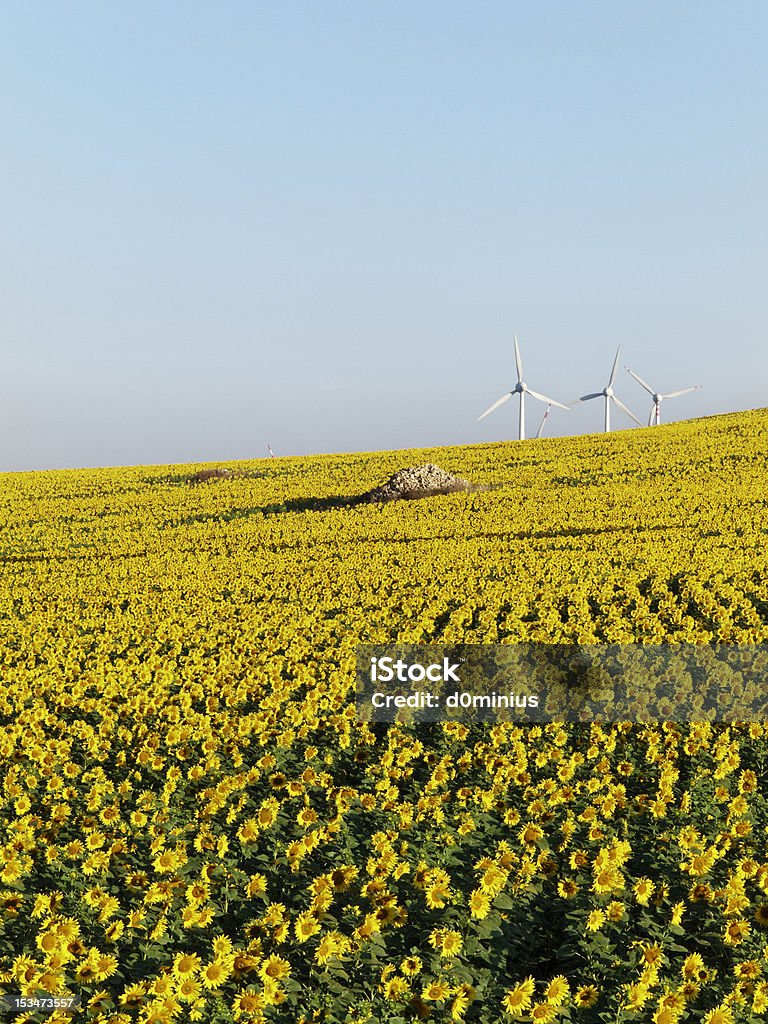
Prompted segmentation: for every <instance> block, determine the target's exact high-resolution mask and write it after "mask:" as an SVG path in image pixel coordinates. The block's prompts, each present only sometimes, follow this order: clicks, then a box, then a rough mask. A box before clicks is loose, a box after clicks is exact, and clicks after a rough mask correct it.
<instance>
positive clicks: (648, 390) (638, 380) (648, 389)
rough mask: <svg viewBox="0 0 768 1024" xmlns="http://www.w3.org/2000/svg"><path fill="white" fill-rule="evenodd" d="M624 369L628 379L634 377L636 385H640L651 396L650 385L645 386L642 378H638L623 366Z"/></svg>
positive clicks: (651, 389)
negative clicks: (628, 376)
mask: <svg viewBox="0 0 768 1024" xmlns="http://www.w3.org/2000/svg"><path fill="white" fill-rule="evenodd" d="M624 369H625V370H626V371H627V373H628V374H629V375H630V377H634V378H635V380H636V381H637V383H638V384H641V385H642V386H643V387H644V388H645V390H646V391H647V392H648V394H649V395H652V394H653V388H652V387H651V385H650V384H646V383H645V381H644V380H643V378H642V377H638V375H637V374H636V373H634V372H633V371H632V370H630V368H629V367H628V366H625V367H624Z"/></svg>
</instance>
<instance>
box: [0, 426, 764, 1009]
mask: <svg viewBox="0 0 768 1024" xmlns="http://www.w3.org/2000/svg"><path fill="white" fill-rule="evenodd" d="M428 461H429V462H435V463H438V464H439V465H440V466H441V467H443V468H444V469H446V470H448V471H450V472H453V473H457V474H459V475H461V476H463V477H466V478H467V479H469V480H471V481H473V482H474V483H476V484H481V485H486V489H483V490H478V491H475V492H471V493H457V494H450V495H441V496H434V497H430V498H425V499H423V500H419V501H404V502H392V503H389V504H385V505H376V504H368V505H354V504H352V503H351V501H350V499H351V497H352V496H354V495H357V494H360V493H362V492H364V491H366V490H368V489H369V488H371V487H374V486H375V485H377V484H379V483H381V482H382V481H383V480H385V479H386V478H387V477H388V476H389V475H390V474H391V473H393V472H394V471H395V470H397V469H400V468H403V467H405V466H412V465H416V464H419V463H423V462H428ZM767 462H768V411H755V412H751V413H742V414H738V415H731V416H722V417H715V418H711V419H707V420H699V421H690V422H686V423H681V424H674V425H669V426H663V427H655V428H650V429H642V430H631V431H624V432H619V433H612V434H606V435H595V436H586V437H584V436H582V437H573V438H559V439H551V440H539V441H529V442H523V443H518V442H515V443H504V444H486V445H477V446H471V447H464V448H444V449H440V450H429V451H424V450H423V451H397V452H377V453H371V454H355V455H328V456H315V457H311V458H309V457H307V458H281V459H271V460H258V461H253V462H247V463H237V464H233V465H231V466H230V467H229V468H230V469H231V471H232V475H231V476H230V477H228V478H221V479H217V478H215V477H214V478H212V479H211V480H210V481H208V482H205V483H199V484H194V483H191V482H190V481H191V477H192V475H193V474H194V473H195V471H196V470H199V469H201V468H204V467H201V466H170V467H169V466H166V467H135V468H127V469H126V468H121V469H98V470H72V471H56V472H35V473H15V474H2V475H0V558H1V559H2V564H3V570H4V572H3V580H2V585H1V586H0V618H1V620H2V634H1V636H0V667H1V669H2V689H1V690H0V715H1V716H2V724H3V729H2V733H1V734H0V781H1V783H2V785H1V787H0V826H1V832H0V992H2V993H3V998H4V999H5V1000H6V1003H5V1004H4V1005H5V1006H6V1013H10V1010H9V1009H8V1006H9V1005H10V1004H9V1003H8V1002H7V1000H9V999H12V998H13V999H16V998H18V997H30V998H31V997H40V998H43V997H52V998H54V999H61V998H68V997H74V998H76V1000H77V1004H76V1008H73V1011H72V1012H74V1014H75V1016H74V1018H71V1015H70V1013H69V1012H65V1011H64V1010H62V1009H54V1010H53V1011H52V1012H47V1013H45V1014H43V1013H41V1012H36V1011H34V1010H33V1009H30V1010H23V1011H20V1012H15V1013H14V1015H13V1017H12V1019H13V1020H16V1021H24V1020H34V1021H38V1020H43V1019H45V1020H52V1021H53V1020H65V1019H75V1020H84V1021H88V1022H103V1024H107V1022H109V1024H134V1022H138V1024H164V1022H173V1021H203V1022H211V1024H216V1022H222V1024H223V1022H230V1021H242V1022H244V1024H247V1022H270V1021H273V1022H279V1024H282V1022H286V1024H310V1022H312V1024H314V1022H317V1024H368V1022H371V1024H377V1022H378V1024H405V1022H411V1021H419V1020H428V1021H433V1022H455V1021H458V1022H461V1021H467V1022H473V1021H474V1022H482V1024H496V1022H499V1021H526V1022H528V1021H538V1022H547V1021H573V1022H578V1021H583V1022H584V1024H593V1022H597V1021H600V1022H606V1024H607V1022H611V1024H619V1022H621V1024H626V1022H632V1021H637V1022H642V1024H645V1022H653V1024H675V1022H677V1021H688V1022H692V1024H701V1022H706V1024H732V1022H749V1021H755V1022H756V1021H760V1020H763V1019H764V1018H765V1014H766V1011H768V804H767V803H766V796H765V782H766V772H767V771H768V724H766V723H763V722H753V723H741V724H732V725H712V724H706V723H695V722H694V723H690V724H685V725H680V724H672V723H661V724H654V725H637V724H634V725H632V724H628V723H622V722H617V723H614V724H605V723H604V724H602V725H598V724H592V725H563V724H560V723H552V724H546V725H520V724H509V723H504V724H487V725H480V724H473V725H470V726H468V725H463V724H459V723H455V722H438V723H426V724H415V725H401V724H397V725H390V726H387V725H382V724H374V725H368V724H362V723H359V722H358V721H357V716H356V712H355V703H354V687H355V658H356V650H357V647H358V645H360V644H389V643H408V644H429V643H446V644H448V643H470V644H471V643H485V644H497V643H498V644H514V643H519V642H522V641H538V642H542V643H556V642H559V643H563V642H575V643H580V644H595V643H597V644H603V643H607V644H616V643H619V644H621V643H634V642H639V643H648V644H659V643H667V642H670V643H702V644H762V643H766V642H768V559H767V558H766V547H767V541H768V474H767V473H766V465H767ZM15 1008H16V1009H18V1004H16V1007H15ZM9 1019H11V1018H9Z"/></svg>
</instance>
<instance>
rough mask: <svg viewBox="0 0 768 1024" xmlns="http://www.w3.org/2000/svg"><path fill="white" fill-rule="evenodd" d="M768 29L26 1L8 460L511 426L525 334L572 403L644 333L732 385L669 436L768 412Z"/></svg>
mask: <svg viewBox="0 0 768 1024" xmlns="http://www.w3.org/2000/svg"><path fill="white" fill-rule="evenodd" d="M766 38H768V7H766V5H765V4H764V3H763V2H758V0H754V2H743V0H742V2H739V0H737V2H735V3H734V2H718V3H712V2H706V0H705V2H698V3H695V4H693V3H690V2H672V0H664V2H643V3H634V4H630V3H616V2H615V0H610V2H609V0H601V2H592V3H589V2H585V3H580V4H575V3H573V2H571V0H568V2H559V3H552V2H546V0H545V2H533V0H531V2H526V3H516V2H511V0H504V2H502V0H498V2H482V0H471V2H470V0H465V2H451V0H440V2H437V0H418V2H416V3H414V2H413V0H407V2H405V0H386V2H373V0H371V2H363V0H346V2H336V0H312V2H309V0H306V2H301V3H297V2H291V0H287V2H284V0H281V2H279V3H278V2H269V3H255V2H229V3H227V2H224V3H221V4H210V3H202V2H185V3H182V2H181V0H178V2H172V3H171V2H162V0H161V2H152V3H149V2H145V0H144V2H136V0H134V2H132V3H129V4H115V3H106V4H105V3H102V2H95V0H94V2H89V3H85V2H68V3H59V2H48V3H40V2H34V0H24V2H20V0H10V2H6V3H5V4H4V5H3V31H2V37H1V39H0V109H1V111H2V120H1V123H2V153H3V156H2V160H1V161H0V195H1V196H2V207H3V214H2V243H1V245H0V252H1V256H0V258H1V259H2V276H1V278H0V280H1V281H2V312H3V315H2V319H1V320H0V325H1V329H2V351H3V353H4V355H3V362H2V366H3V373H2V375H1V376H0V394H1V395H2V402H1V403H0V427H1V428H2V430H1V433H0V438H1V440H0V469H33V468H49V467H50V468H53V467H60V466H94V465H119V464H132V463H152V464H159V463H168V462H182V461H193V460H196V461H204V460H206V461H215V460H221V461H225V460H231V459H236V458H249V457H260V456H262V455H265V454H266V442H267V441H269V442H270V443H271V445H272V447H273V448H274V449H275V451H276V452H277V453H278V454H302V453H308V452H322V451H352V450H370V449H378V448H400V447H409V446H428V445H442V444H457V443H476V442H480V441H488V440H497V439H502V438H512V437H514V436H515V431H516V410H515V409H514V408H513V405H512V403H507V404H506V405H505V406H503V407H502V408H501V409H500V410H499V411H498V412H496V413H494V414H493V415H491V416H489V417H488V418H487V419H485V420H483V421H482V422H481V423H476V418H477V416H478V415H479V414H480V413H481V412H482V411H483V410H484V409H485V408H487V407H488V406H489V405H490V404H491V403H492V402H493V401H494V400H495V399H496V398H498V397H499V395H501V393H502V392H504V391H505V390H508V389H509V388H511V387H512V386H513V385H514V380H515V377H514V360H513V351H512V336H513V332H514V331H517V333H518V336H519V338H520V343H521V346H522V350H523V356H524V360H525V369H526V377H527V379H528V382H529V384H530V385H531V387H533V388H535V389H537V390H541V391H544V392H545V393H547V394H550V395H552V396H554V397H555V398H558V399H560V400H569V399H572V398H574V397H575V396H577V395H579V394H582V393H584V392H585V391H592V390H596V389H598V388H600V387H602V385H603V384H605V382H606V381H605V378H606V377H607V374H608V371H609V368H610V363H611V361H612V358H613V354H614V352H615V349H616V346H617V344H618V343H621V344H622V363H624V362H626V363H628V364H629V366H631V367H632V368H633V369H634V370H636V372H638V373H639V374H640V375H641V376H642V377H644V378H646V380H649V381H650V382H651V383H652V384H654V385H655V386H658V387H660V389H661V390H672V389H674V388H677V387H682V386H684V385H687V384H696V383H701V384H703V385H704V386H705V387H704V390H703V391H701V392H697V393H695V394H693V395H692V396H685V397H683V398H680V399H677V400H675V401H673V402H669V403H668V404H667V405H666V406H665V407H664V417H665V419H676V418H687V417H690V416H697V415H705V414H711V413H716V412H721V411H727V410H734V409H739V408H751V407H755V406H764V405H768V345H766V341H767V340H768V339H767V337H766V326H767V325H768V288H766V280H768V273H766V271H767V270H768V266H767V261H766V245H767V244H768V233H767V230H766V229H767V228H768V224H767V223H766V222H767V220H768V218H767V216H766V214H767V213H768V203H767V202H766V182H767V181H768V166H767V165H768V159H767V157H768V145H767V143H766V117H765V111H766V109H767V107H768V103H767V101H768V95H766V93H767V90H766V84H767V81H768V72H767V71H766V62H765V44H766ZM621 374H622V376H621V377H620V379H619V381H618V393H619V396H620V397H621V398H622V399H623V400H624V401H625V402H626V404H627V405H629V406H630V408H632V409H633V410H634V411H635V412H636V413H637V414H638V415H640V416H641V418H643V419H645V418H646V417H647V414H648V407H649V402H647V401H646V396H645V394H644V392H643V391H642V390H641V389H640V388H639V386H638V385H637V384H636V383H634V382H633V381H632V380H631V379H630V378H629V376H628V375H627V374H626V373H625V372H624V371H623V369H622V371H621ZM598 406H599V403H597V402H593V403H590V405H589V406H586V405H584V406H580V407H579V408H578V409H576V410H574V411H573V412H571V413H570V414H566V413H561V414H559V415H558V416H557V417H556V416H555V415H554V414H553V416H552V417H551V419H550V424H551V427H552V432H553V433H559V432H572V433H581V432H585V431H592V430H597V429H600V425H601V415H602V411H601V409H600V408H598ZM528 418H529V424H530V427H531V428H534V427H535V426H537V425H538V420H539V419H540V411H539V407H536V408H535V409H534V403H530V406H529V409H528ZM566 421H567V422H566ZM619 422H621V423H622V424H623V423H625V422H627V421H618V420H617V424H618V423H619Z"/></svg>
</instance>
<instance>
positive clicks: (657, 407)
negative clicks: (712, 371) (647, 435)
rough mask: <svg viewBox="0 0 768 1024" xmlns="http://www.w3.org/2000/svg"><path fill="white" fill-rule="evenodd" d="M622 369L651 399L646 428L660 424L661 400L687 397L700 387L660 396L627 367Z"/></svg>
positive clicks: (695, 386) (695, 385)
mask: <svg viewBox="0 0 768 1024" xmlns="http://www.w3.org/2000/svg"><path fill="white" fill-rule="evenodd" d="M624 369H625V370H626V371H627V373H628V374H629V375H630V377H634V378H635V380H636V381H637V383H638V384H640V385H641V386H642V387H644V388H645V390H646V391H647V392H648V394H649V395H650V396H651V398H652V399H653V405H652V406H651V415H650V416H649V417H648V426H649V427H650V426H655V427H658V425H659V424H660V423H661V400H662V398H677V397H678V396H679V395H687V394H688V392H689V391H698V390H699V389H700V388H701V387H702V385H701V384H694V385H693V386H692V387H690V388H681V389H680V390H679V391H668V392H667V393H666V394H665V395H662V394H660V393H659V392H658V391H654V390H653V388H652V387H651V385H650V384H646V383H645V381H644V380H643V379H642V377H638V376H637V374H636V373H633V372H632V370H630V368H629V367H628V366H625V367H624Z"/></svg>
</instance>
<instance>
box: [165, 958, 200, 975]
mask: <svg viewBox="0 0 768 1024" xmlns="http://www.w3.org/2000/svg"><path fill="white" fill-rule="evenodd" d="M200 967H201V961H200V957H199V956H198V955H197V953H179V954H178V956H177V957H176V959H175V960H174V961H173V968H172V970H173V976H174V977H175V978H179V979H181V980H182V981H183V980H184V979H185V978H191V977H192V976H193V975H195V974H199V972H200Z"/></svg>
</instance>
